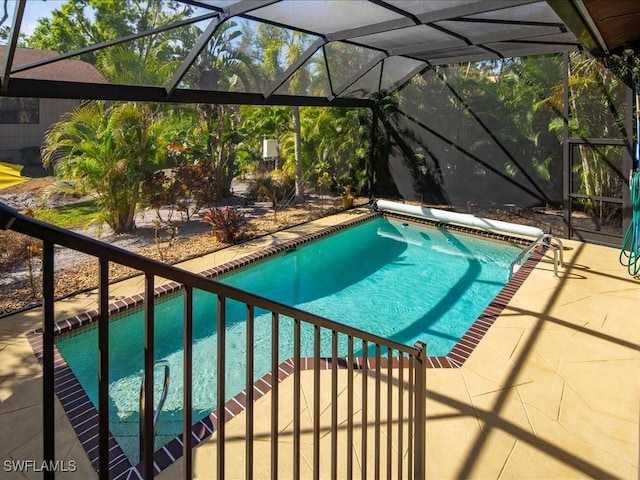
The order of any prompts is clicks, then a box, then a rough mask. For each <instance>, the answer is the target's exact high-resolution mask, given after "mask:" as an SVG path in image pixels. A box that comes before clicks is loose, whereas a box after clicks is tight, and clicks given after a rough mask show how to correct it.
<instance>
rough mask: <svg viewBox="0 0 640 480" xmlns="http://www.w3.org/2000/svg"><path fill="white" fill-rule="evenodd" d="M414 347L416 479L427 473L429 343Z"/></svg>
mask: <svg viewBox="0 0 640 480" xmlns="http://www.w3.org/2000/svg"><path fill="white" fill-rule="evenodd" d="M414 348H415V349H417V350H418V356H417V357H415V364H416V368H415V370H414V371H415V390H414V392H415V393H414V394H415V402H416V403H415V418H414V422H415V427H414V428H415V438H414V441H413V442H414V443H413V445H414V449H415V455H414V462H415V463H414V470H413V475H414V478H415V479H416V480H423V479H424V478H425V474H426V468H425V455H426V449H425V447H426V438H425V437H426V422H427V414H426V408H427V345H426V344H425V343H424V342H416V344H415V345H414Z"/></svg>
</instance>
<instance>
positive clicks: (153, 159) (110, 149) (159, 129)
mask: <svg viewBox="0 0 640 480" xmlns="http://www.w3.org/2000/svg"><path fill="white" fill-rule="evenodd" d="M165 127H166V124H165V122H164V121H163V120H162V118H158V116H157V113H156V111H155V109H154V107H153V106H150V105H147V104H133V103H122V104H117V105H112V106H109V107H107V106H106V104H105V103H104V102H90V103H87V104H84V105H82V106H80V107H79V108H77V109H76V110H75V111H73V112H70V113H68V114H66V115H64V116H63V117H62V118H61V120H60V121H59V122H57V123H56V124H54V125H53V126H52V127H51V128H50V130H49V131H48V132H47V134H46V135H45V140H44V146H43V149H42V159H43V163H44V164H45V165H51V166H53V167H54V169H55V171H56V173H57V174H58V175H59V176H62V177H64V178H70V179H75V180H78V181H80V182H82V183H83V185H84V186H85V187H86V188H87V189H90V190H92V191H94V192H95V194H96V197H97V202H98V204H99V206H100V207H101V215H102V219H103V220H104V221H105V222H106V223H107V225H109V227H111V229H112V230H113V231H114V232H115V233H122V232H126V231H129V230H132V229H133V228H135V213H136V205H137V203H138V199H139V195H140V184H141V182H142V179H143V178H144V175H145V174H146V173H147V172H149V171H153V170H155V169H157V168H159V166H161V165H162V163H163V162H164V161H166V158H167V153H166V152H167V148H166V147H167V145H168V140H167V138H166V135H165V133H166V128H165Z"/></svg>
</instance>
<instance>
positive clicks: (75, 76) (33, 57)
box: [0, 45, 108, 83]
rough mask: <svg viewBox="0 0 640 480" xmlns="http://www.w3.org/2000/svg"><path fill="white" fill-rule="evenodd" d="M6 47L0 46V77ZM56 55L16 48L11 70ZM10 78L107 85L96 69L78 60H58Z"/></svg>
mask: <svg viewBox="0 0 640 480" xmlns="http://www.w3.org/2000/svg"><path fill="white" fill-rule="evenodd" d="M6 50H7V47H6V45H0V59H1V60H2V62H0V75H3V74H4V58H5V55H6ZM57 55H58V54H57V53H56V52H53V51H50V50H38V49H35V48H16V51H15V54H14V58H13V68H16V67H19V66H22V65H27V64H30V63H33V62H37V61H39V60H44V59H45V58H51V57H55V56H57ZM11 78H32V79H36V80H57V81H64V82H84V83H108V82H107V81H106V80H105V78H104V77H103V76H102V75H101V74H100V72H99V71H98V70H96V68H95V67H94V66H93V65H91V64H89V63H87V62H83V61H80V60H70V59H66V60H60V61H57V62H54V63H50V64H47V65H42V66H39V67H36V68H32V69H30V70H27V71H25V72H20V73H16V74H13V75H11Z"/></svg>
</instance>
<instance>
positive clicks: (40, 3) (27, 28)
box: [0, 0, 64, 34]
mask: <svg viewBox="0 0 640 480" xmlns="http://www.w3.org/2000/svg"><path fill="white" fill-rule="evenodd" d="M3 3H4V2H3ZM17 3H18V2H17V0H9V2H8V4H7V6H8V7H9V8H8V12H7V13H8V15H9V18H7V20H6V21H5V22H4V24H3V25H8V26H11V22H12V21H13V12H14V8H15V6H16V4H17ZM63 3H64V0H27V6H26V8H25V10H24V16H23V17H22V28H21V31H22V32H23V33H26V34H29V33H31V32H32V31H33V29H34V28H35V26H36V24H37V23H38V19H39V18H42V17H49V16H51V11H52V10H54V9H56V8H60V6H61V5H62V4H63ZM1 14H2V12H0V15H1Z"/></svg>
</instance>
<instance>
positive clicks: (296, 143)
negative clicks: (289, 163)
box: [291, 106, 303, 203]
mask: <svg viewBox="0 0 640 480" xmlns="http://www.w3.org/2000/svg"><path fill="white" fill-rule="evenodd" d="M291 108H292V113H293V148H294V155H295V162H296V173H295V183H296V198H295V201H296V203H298V202H301V201H302V200H303V198H302V197H303V195H302V158H301V146H300V109H299V108H298V107H297V106H293V107H291Z"/></svg>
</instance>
